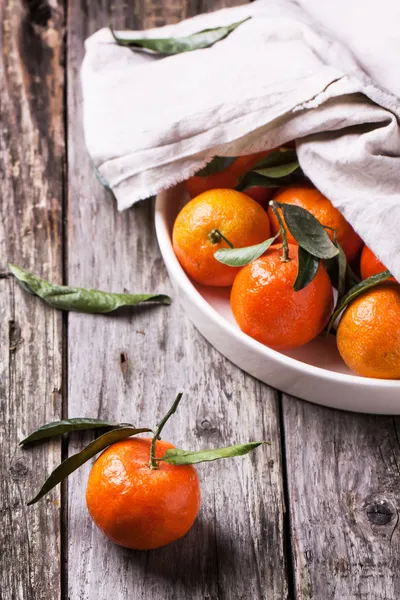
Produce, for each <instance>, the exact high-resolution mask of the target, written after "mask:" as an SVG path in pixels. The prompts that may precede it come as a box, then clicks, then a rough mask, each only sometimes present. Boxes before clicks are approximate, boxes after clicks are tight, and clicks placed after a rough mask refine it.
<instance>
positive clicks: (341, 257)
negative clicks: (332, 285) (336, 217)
mask: <svg viewBox="0 0 400 600" xmlns="http://www.w3.org/2000/svg"><path fill="white" fill-rule="evenodd" d="M335 246H336V248H337V249H338V250H339V254H338V255H337V263H338V282H337V291H338V297H337V301H336V306H335V310H336V308H337V307H338V306H339V302H340V301H341V299H342V298H343V296H344V295H345V293H346V272H347V258H346V255H345V253H344V251H343V248H342V246H341V245H340V244H339V242H338V241H337V240H336V241H335Z"/></svg>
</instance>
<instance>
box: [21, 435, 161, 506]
mask: <svg viewBox="0 0 400 600" xmlns="http://www.w3.org/2000/svg"><path fill="white" fill-rule="evenodd" d="M149 431H150V432H151V431H152V430H151V429H148V428H145V427H143V428H140V429H136V428H135V427H120V428H118V429H113V430H112V431H108V432H107V433H104V434H103V435H101V436H100V437H98V438H97V439H95V440H94V441H93V442H92V443H91V444H89V445H88V446H86V448H84V449H83V450H82V451H81V452H78V453H77V454H73V455H72V456H70V457H69V458H67V459H66V460H64V461H63V462H62V463H61V464H60V465H58V467H57V468H56V469H54V471H53V472H52V473H51V475H50V477H49V478H48V479H46V481H45V483H44V485H43V486H42V488H41V489H40V491H39V492H38V494H37V495H36V496H35V497H34V498H32V500H30V501H29V502H28V506H30V505H31V504H35V503H36V502H37V501H38V500H40V499H41V498H43V496H44V495H45V494H47V492H49V491H50V490H52V489H53V488H54V487H55V486H56V485H57V484H59V483H60V482H61V481H62V480H63V479H65V478H66V477H68V475H71V473H73V472H74V471H76V469H78V468H79V467H81V466H82V465H83V464H84V463H85V462H86V461H88V460H89V459H90V458H92V457H93V456H95V455H96V454H98V453H99V452H101V451H102V450H104V449H105V448H107V447H108V446H110V445H111V444H114V443H115V442H118V441H120V440H125V439H126V438H128V437H131V436H133V435H137V434H138V433H145V432H149Z"/></svg>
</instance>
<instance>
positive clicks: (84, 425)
mask: <svg viewBox="0 0 400 600" xmlns="http://www.w3.org/2000/svg"><path fill="white" fill-rule="evenodd" d="M125 425H129V426H132V427H133V425H132V424H131V423H116V422H115V421H104V420H102V419H88V418H86V417H75V418H72V419H63V420H62V421H54V422H53V423H46V425H42V426H41V427H39V429H36V431H34V432H33V433H31V434H30V435H28V437H26V438H25V439H24V440H22V441H21V442H20V443H19V444H20V446H26V445H28V444H32V443H33V442H38V441H39V440H45V439H48V438H52V437H55V436H57V435H62V434H63V433H69V432H72V431H87V430H90V429H102V428H104V427H112V428H113V429H115V428H117V427H122V426H125Z"/></svg>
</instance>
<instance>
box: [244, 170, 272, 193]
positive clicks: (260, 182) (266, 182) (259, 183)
mask: <svg viewBox="0 0 400 600" xmlns="http://www.w3.org/2000/svg"><path fill="white" fill-rule="evenodd" d="M281 186H282V182H281V180H280V179H274V178H273V177H265V176H264V175H260V173H256V172H255V171H248V172H247V173H245V175H243V176H242V177H241V178H240V179H239V183H238V184H237V186H236V188H235V189H236V190H238V192H244V191H245V190H247V189H248V188H252V187H264V188H279V187H281Z"/></svg>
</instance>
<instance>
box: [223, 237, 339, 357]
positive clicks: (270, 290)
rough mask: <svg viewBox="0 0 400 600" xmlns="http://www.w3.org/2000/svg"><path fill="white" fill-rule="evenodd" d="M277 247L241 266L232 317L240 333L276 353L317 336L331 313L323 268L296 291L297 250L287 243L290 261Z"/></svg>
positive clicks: (325, 273) (329, 285) (328, 291)
mask: <svg viewBox="0 0 400 600" xmlns="http://www.w3.org/2000/svg"><path fill="white" fill-rule="evenodd" d="M281 256H282V250H281V247H280V246H271V247H270V248H269V249H268V250H267V252H266V253H265V254H264V255H263V256H261V257H260V258H258V259H257V260H255V261H254V262H252V263H250V264H249V265H247V266H245V267H243V268H242V269H241V271H240V272H239V273H238V274H237V276H236V278H235V281H234V283H233V287H232V292H231V307H232V312H233V315H234V317H235V319H236V321H237V323H238V325H239V327H240V329H241V330H242V331H244V332H245V333H247V334H248V335H249V336H251V337H253V338H254V339H256V340H258V341H259V342H261V343H262V344H265V345H266V346H270V347H271V348H275V349H276V350H284V349H289V348H296V347H298V346H302V345H303V344H307V342H309V341H311V340H312V339H313V338H315V337H316V336H317V335H318V334H319V333H321V331H322V330H323V328H324V327H325V325H326V324H327V322H328V319H329V316H330V314H331V311H332V304H333V294H332V285H331V282H330V280H329V277H328V274H327V272H326V270H325V267H324V266H323V265H322V264H321V265H320V266H319V269H318V271H317V274H316V276H315V278H314V279H313V281H312V282H311V283H309V284H308V285H307V286H306V287H305V288H304V289H302V290H301V291H299V292H295V291H294V289H293V284H294V282H295V280H296V277H297V270H298V246H294V245H292V244H289V257H290V260H289V261H288V262H282V260H281Z"/></svg>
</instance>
